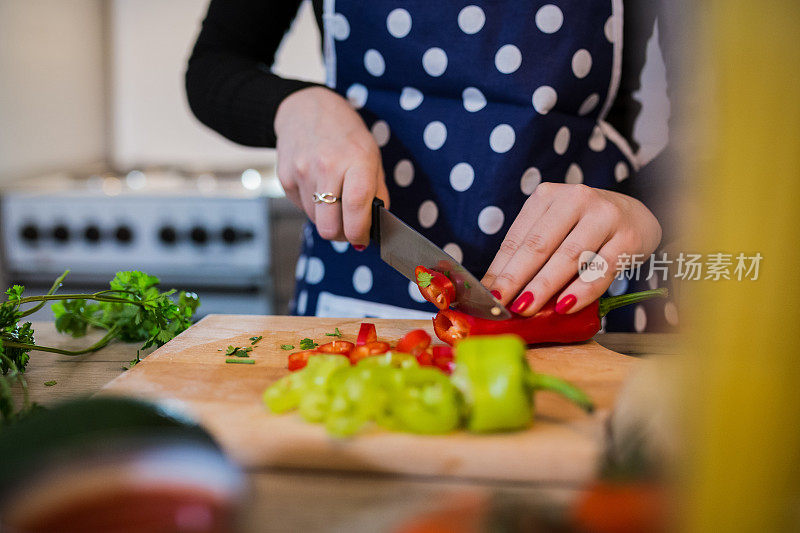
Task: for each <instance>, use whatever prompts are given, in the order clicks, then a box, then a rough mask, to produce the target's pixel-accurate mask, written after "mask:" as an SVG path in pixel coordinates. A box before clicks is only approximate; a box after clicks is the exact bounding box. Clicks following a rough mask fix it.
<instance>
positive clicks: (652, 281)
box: [647, 274, 658, 290]
mask: <svg viewBox="0 0 800 533" xmlns="http://www.w3.org/2000/svg"><path fill="white" fill-rule="evenodd" d="M647 286H648V287H650V289H652V290H655V289H657V288H658V274H655V275H653V276H650V277H649V278H647Z"/></svg>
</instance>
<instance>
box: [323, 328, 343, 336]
mask: <svg viewBox="0 0 800 533" xmlns="http://www.w3.org/2000/svg"><path fill="white" fill-rule="evenodd" d="M325 336H326V337H340V338H341V337H342V332H341V331H339V328H336V329H335V331H334V332H333V333H326V334H325Z"/></svg>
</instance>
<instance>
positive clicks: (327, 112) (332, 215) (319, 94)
mask: <svg viewBox="0 0 800 533" xmlns="http://www.w3.org/2000/svg"><path fill="white" fill-rule="evenodd" d="M275 133H276V135H277V138H278V144H277V149H278V179H280V182H281V185H283V188H284V190H285V191H286V196H288V197H289V199H290V200H292V202H294V203H295V204H296V205H297V206H298V207H299V208H300V209H302V210H303V211H305V212H306V214H307V215H308V218H309V219H311V222H313V223H314V224H315V225H316V227H317V232H318V233H319V234H320V236H322V238H324V239H328V240H339V241H341V240H347V241H349V242H350V243H351V244H352V245H353V246H354V247H356V248H361V249H363V248H362V247H364V246H367V245H368V244H369V228H370V225H371V222H372V200H373V198H375V197H376V196H377V197H378V198H380V199H381V200H383V201H384V202H385V203H386V207H387V208H388V207H389V192H388V190H387V189H386V182H385V181H384V174H383V165H382V164H381V154H380V150H379V148H378V145H377V144H376V142H375V139H373V137H372V135H371V134H370V132H369V130H367V127H366V125H365V124H364V121H363V120H362V119H361V117H360V116H359V114H358V113H356V112H355V111H354V110H353V108H352V107H351V106H350V104H349V103H348V102H347V100H345V99H344V98H342V97H341V96H339V95H338V94H337V93H335V92H333V91H331V90H330V89H326V88H324V87H309V88H307V89H302V90H300V91H297V92H295V93H292V94H291V95H289V96H288V97H286V98H285V99H284V100H283V102H281V105H280V106H278V111H277V113H276V115H275ZM315 192H318V193H326V192H327V193H332V194H333V195H334V196H337V197H339V198H340V199H341V200H340V201H338V202H336V203H333V204H326V203H316V204H315V203H314V200H313V197H314V193H315Z"/></svg>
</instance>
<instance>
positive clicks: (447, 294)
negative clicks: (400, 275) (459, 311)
mask: <svg viewBox="0 0 800 533" xmlns="http://www.w3.org/2000/svg"><path fill="white" fill-rule="evenodd" d="M414 279H416V280H417V287H419V292H420V293H421V294H422V297H423V298H425V299H426V300H428V301H429V302H430V303H432V304H433V305H435V306H436V307H437V308H439V309H447V308H448V307H450V304H451V303H453V300H455V299H456V286H455V285H453V282H452V281H450V278H448V277H447V276H445V275H444V274H442V273H441V272H437V271H435V270H431V269H429V268H425V267H424V266H422V265H420V266H418V267H417V268H415V269H414Z"/></svg>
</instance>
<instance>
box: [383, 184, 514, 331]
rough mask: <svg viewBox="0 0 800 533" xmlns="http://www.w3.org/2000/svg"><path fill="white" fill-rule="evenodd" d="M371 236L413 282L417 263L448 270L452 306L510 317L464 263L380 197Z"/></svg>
mask: <svg viewBox="0 0 800 533" xmlns="http://www.w3.org/2000/svg"><path fill="white" fill-rule="evenodd" d="M370 238H371V239H372V240H373V241H374V242H375V243H376V244H377V245H378V247H379V249H380V254H381V259H382V260H383V262H385V263H386V264H388V265H389V266H391V267H392V268H394V269H395V270H397V271H398V272H399V273H400V274H402V275H403V276H405V277H406V278H407V279H409V280H410V281H413V282H414V283H416V282H417V280H416V278H415V276H414V269H415V268H416V267H417V266H418V265H422V266H424V267H426V268H429V269H431V270H436V271H438V272H442V273H445V272H446V273H447V274H448V277H449V278H450V280H451V281H452V282H453V284H454V285H455V287H456V298H455V303H454V305H453V307H455V308H456V309H458V310H459V311H463V312H465V313H468V314H470V315H473V316H476V317H480V318H488V319H490V320H504V319H506V318H511V313H510V312H509V311H508V309H506V308H505V307H504V306H503V305H502V304H501V303H500V302H498V301H497V300H495V298H494V296H492V293H491V292H489V289H487V288H486V287H484V286H483V285H482V284H481V282H480V281H479V280H478V279H477V278H476V277H475V276H473V275H472V274H471V273H470V272H469V271H468V270H467V269H466V268H464V267H463V266H462V265H461V263H459V262H458V261H456V260H455V259H453V258H452V257H451V256H450V255H448V254H447V253H446V252H445V251H444V250H442V249H441V248H439V247H438V246H436V245H435V244H433V243H432V242H431V241H429V240H428V239H427V238H425V236H424V235H422V234H420V233H419V232H417V231H416V230H415V229H414V228H412V227H411V226H409V225H408V224H406V223H405V222H403V221H402V220H400V219H399V218H397V217H396V216H395V215H393V214H392V213H390V212H389V211H388V210H387V209H386V208H385V207H384V205H383V201H382V200H380V199H378V198H376V199H375V200H374V201H373V203H372V228H371V229H370Z"/></svg>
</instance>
